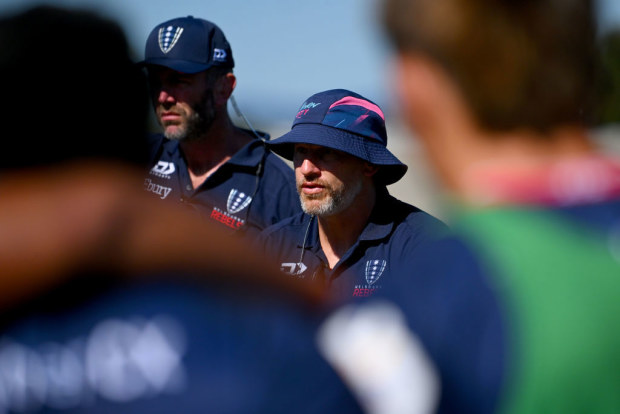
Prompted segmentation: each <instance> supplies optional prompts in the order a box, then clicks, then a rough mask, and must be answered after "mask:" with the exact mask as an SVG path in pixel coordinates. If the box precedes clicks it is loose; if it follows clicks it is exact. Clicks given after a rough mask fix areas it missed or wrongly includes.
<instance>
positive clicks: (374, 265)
mask: <svg viewBox="0 0 620 414" xmlns="http://www.w3.org/2000/svg"><path fill="white" fill-rule="evenodd" d="M386 266H387V261H385V260H378V259H375V260H367V261H366V282H367V283H368V284H369V285H372V284H373V283H375V282H376V281H377V280H379V278H380V277H381V275H382V274H383V271H384V270H385V267H386Z"/></svg>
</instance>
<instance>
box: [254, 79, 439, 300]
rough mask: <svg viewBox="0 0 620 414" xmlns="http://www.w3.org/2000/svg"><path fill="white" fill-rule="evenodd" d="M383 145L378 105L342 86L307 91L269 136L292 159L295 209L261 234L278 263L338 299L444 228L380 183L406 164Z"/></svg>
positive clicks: (369, 287)
mask: <svg viewBox="0 0 620 414" xmlns="http://www.w3.org/2000/svg"><path fill="white" fill-rule="evenodd" d="M386 145H387V134H386V130H385V119H384V115H383V112H382V111H381V108H379V106H377V105H376V104H375V103H374V102H372V101H370V100H368V99H366V98H364V97H363V96H360V95H358V94H356V93H354V92H351V91H348V90H344V89H335V90H328V91H325V92H320V93H317V94H315V95H313V96H311V97H310V98H308V99H307V100H306V101H305V102H304V103H303V104H302V106H301V108H300V109H299V112H298V113H297V115H296V118H295V121H294V122H293V127H292V130H291V131H290V132H288V133H287V134H285V135H284V136H282V137H280V138H278V139H275V140H273V141H271V142H270V147H271V148H272V149H273V151H274V152H276V153H277V154H279V155H281V156H283V157H284V158H287V159H289V160H292V161H293V163H294V167H295V175H296V181H297V191H298V193H299V199H300V202H301V206H302V209H303V213H299V214H297V215H295V216H293V217H290V218H288V219H286V220H284V221H282V222H281V223H278V224H276V225H274V226H272V227H270V228H268V229H266V230H265V231H264V232H263V234H262V235H261V240H262V241H264V246H265V248H266V249H267V251H268V252H269V253H270V254H274V255H276V257H277V259H278V263H279V264H280V267H281V270H283V271H284V272H286V273H289V274H291V275H293V276H295V277H299V278H302V279H307V280H318V281H322V282H325V283H326V284H328V285H330V286H331V288H332V289H334V290H335V291H336V292H337V293H338V295H342V296H343V297H346V298H351V297H368V296H370V295H372V294H373V292H375V291H376V290H377V289H380V288H381V287H382V286H384V284H387V283H389V281H390V279H391V278H392V277H393V275H391V274H390V273H391V270H392V269H393V268H394V267H395V266H396V265H397V263H399V262H400V261H401V260H402V259H403V258H404V257H406V256H412V257H415V256H416V255H417V254H419V253H420V252H421V251H422V249H423V247H424V246H426V245H427V244H428V242H430V241H432V240H433V239H434V237H435V235H437V234H438V233H440V232H441V231H442V230H443V229H444V227H445V226H444V225H443V224H442V223H441V222H440V221H439V220H437V219H436V218H434V217H432V216H431V215H429V214H427V213H425V212H423V211H421V210H420V209H418V208H416V207H414V206H411V205H408V204H406V203H404V202H401V201H399V200H397V199H395V198H394V197H392V196H390V194H389V193H388V191H387V188H386V186H387V185H388V184H392V183H394V182H396V181H398V180H399V179H400V178H401V177H402V176H403V175H404V174H405V172H406V171H407V166H406V165H405V164H403V163H402V162H400V161H399V160H398V158H396V157H395V156H394V155H393V154H392V153H391V152H390V151H389V150H388V149H387V148H386ZM414 262H415V261H414Z"/></svg>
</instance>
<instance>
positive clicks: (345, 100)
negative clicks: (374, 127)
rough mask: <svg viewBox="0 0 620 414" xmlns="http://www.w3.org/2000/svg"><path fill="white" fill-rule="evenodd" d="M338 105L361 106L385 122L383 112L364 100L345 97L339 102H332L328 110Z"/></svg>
mask: <svg viewBox="0 0 620 414" xmlns="http://www.w3.org/2000/svg"><path fill="white" fill-rule="evenodd" d="M338 105H356V106H361V107H362V108H366V109H368V110H369V111H373V112H376V113H377V114H378V115H379V116H380V117H381V119H383V121H385V116H383V111H381V108H379V107H378V106H377V105H375V104H373V103H371V102H368V101H365V100H364V99H359V98H354V97H353V96H345V97H344V98H342V99H341V100H339V101H336V102H334V103H333V104H332V105H331V106H330V107H329V109H332V108H333V107H334V106H338Z"/></svg>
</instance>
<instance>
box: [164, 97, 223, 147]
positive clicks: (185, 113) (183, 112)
mask: <svg viewBox="0 0 620 414" xmlns="http://www.w3.org/2000/svg"><path fill="white" fill-rule="evenodd" d="M174 110H175V111H176V112H177V113H179V115H180V116H181V120H180V122H164V121H160V123H161V125H162V127H163V128H164V136H165V137H166V138H168V139H170V140H176V141H196V140H198V139H199V138H200V137H201V136H202V135H203V134H204V133H206V132H207V131H208V130H209V128H211V125H212V124H213V121H214V120H215V103H214V98H213V93H212V92H211V91H205V92H204V94H203V95H202V96H201V98H200V99H199V102H198V103H196V104H194V105H191V106H189V110H188V109H187V107H186V108H183V107H180V106H176V107H175V108H174ZM172 125H174V126H175V128H168V126H172Z"/></svg>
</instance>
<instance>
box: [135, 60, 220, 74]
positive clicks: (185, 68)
mask: <svg viewBox="0 0 620 414" xmlns="http://www.w3.org/2000/svg"><path fill="white" fill-rule="evenodd" d="M138 65H140V66H147V65H157V66H164V67H167V68H169V69H172V70H176V71H177V72H181V73H198V72H202V71H205V70H207V69H209V68H210V67H211V66H213V64H204V63H195V62H188V61H186V60H177V59H168V58H152V59H145V60H143V61H141V62H138Z"/></svg>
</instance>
